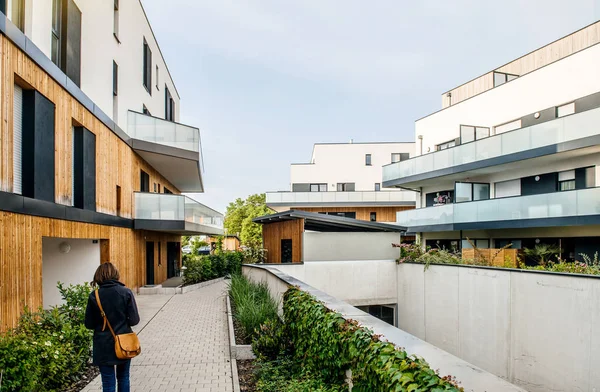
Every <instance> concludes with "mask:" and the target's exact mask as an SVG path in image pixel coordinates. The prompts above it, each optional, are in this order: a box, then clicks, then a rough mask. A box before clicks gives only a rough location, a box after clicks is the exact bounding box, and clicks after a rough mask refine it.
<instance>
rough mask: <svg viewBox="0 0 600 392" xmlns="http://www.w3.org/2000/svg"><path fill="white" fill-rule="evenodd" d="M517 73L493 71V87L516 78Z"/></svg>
mask: <svg viewBox="0 0 600 392" xmlns="http://www.w3.org/2000/svg"><path fill="white" fill-rule="evenodd" d="M518 77H519V76H518V75H513V74H507V73H504V72H494V87H498V86H500V85H502V84H504V83H506V82H510V81H511V80H513V79H516V78H518Z"/></svg>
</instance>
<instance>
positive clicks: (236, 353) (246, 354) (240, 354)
mask: <svg viewBox="0 0 600 392" xmlns="http://www.w3.org/2000/svg"><path fill="white" fill-rule="evenodd" d="M227 323H228V324H229V352H230V354H231V360H232V361H235V360H236V359H254V358H256V356H255V355H254V353H253V352H252V346H251V345H249V344H235V329H234V328H233V313H232V312H231V302H230V300H229V295H227Z"/></svg>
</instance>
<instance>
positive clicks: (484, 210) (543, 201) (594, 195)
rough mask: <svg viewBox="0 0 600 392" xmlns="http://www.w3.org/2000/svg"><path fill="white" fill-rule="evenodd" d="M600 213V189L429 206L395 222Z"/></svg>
mask: <svg viewBox="0 0 600 392" xmlns="http://www.w3.org/2000/svg"><path fill="white" fill-rule="evenodd" d="M598 214H600V187H598V188H588V189H580V190H575V191H565V192H553V193H544V194H540V195H531V196H515V197H506V198H500V199H489V200H480V201H473V202H466V203H455V204H447V205H444V206H438V207H426V208H419V209H416V210H407V211H400V212H397V213H396V222H397V223H398V224H400V225H402V226H406V227H408V228H409V230H410V228H411V227H417V226H432V225H446V224H454V223H476V222H491V221H506V220H524V219H541V218H563V217H572V216H586V215H598Z"/></svg>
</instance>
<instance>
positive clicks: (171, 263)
mask: <svg viewBox="0 0 600 392" xmlns="http://www.w3.org/2000/svg"><path fill="white" fill-rule="evenodd" d="M179 249H180V244H179V242H167V279H168V278H172V277H174V276H175V275H176V271H177V265H178V264H179Z"/></svg>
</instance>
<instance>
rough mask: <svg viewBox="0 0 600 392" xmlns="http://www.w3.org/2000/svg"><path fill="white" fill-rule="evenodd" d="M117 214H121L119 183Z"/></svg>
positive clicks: (118, 187)
mask: <svg viewBox="0 0 600 392" xmlns="http://www.w3.org/2000/svg"><path fill="white" fill-rule="evenodd" d="M117 216H121V187H120V186H118V185H117Z"/></svg>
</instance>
